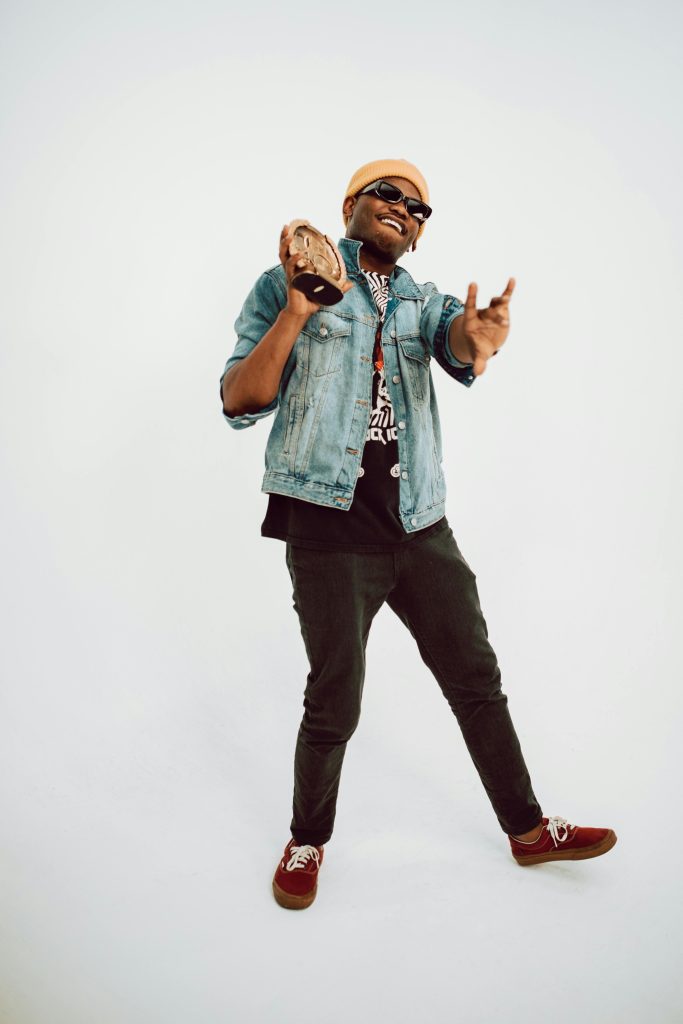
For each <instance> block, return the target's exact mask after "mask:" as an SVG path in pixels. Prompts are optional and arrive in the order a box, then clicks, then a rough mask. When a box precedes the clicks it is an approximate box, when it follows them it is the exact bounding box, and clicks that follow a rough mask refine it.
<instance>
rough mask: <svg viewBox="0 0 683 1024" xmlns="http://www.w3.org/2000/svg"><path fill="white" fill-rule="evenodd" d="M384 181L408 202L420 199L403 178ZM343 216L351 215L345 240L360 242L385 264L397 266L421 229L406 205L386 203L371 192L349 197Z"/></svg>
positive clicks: (413, 188) (413, 187)
mask: <svg viewBox="0 0 683 1024" xmlns="http://www.w3.org/2000/svg"><path fill="white" fill-rule="evenodd" d="M383 180H384V181H389V182H391V184H392V185H396V186H397V188H400V190H401V192H403V194H404V195H406V196H408V197H409V198H410V199H420V193H419V192H418V190H417V189H416V188H415V186H414V185H413V183H412V182H411V181H406V179H405V178H384V179H383ZM344 213H345V214H350V215H351V219H350V221H349V222H348V224H347V225H346V237H347V238H355V239H356V241H358V242H362V243H363V247H364V249H366V250H368V251H369V252H371V253H372V254H373V255H374V256H376V257H377V258H379V259H381V260H383V261H384V262H386V263H396V262H397V260H399V259H400V258H401V256H403V254H404V253H405V252H407V251H408V249H410V248H411V246H412V244H413V242H414V241H415V239H416V238H417V233H418V231H419V230H420V223H419V221H416V220H415V218H414V217H411V216H410V214H409V213H408V211H407V210H406V208H405V203H387V202H385V201H384V200H383V199H380V198H379V196H376V195H373V193H367V194H366V195H362V196H357V197H356V196H348V197H347V198H346V200H345V202H344ZM390 221H393V222H394V223H393V224H391V223H390Z"/></svg>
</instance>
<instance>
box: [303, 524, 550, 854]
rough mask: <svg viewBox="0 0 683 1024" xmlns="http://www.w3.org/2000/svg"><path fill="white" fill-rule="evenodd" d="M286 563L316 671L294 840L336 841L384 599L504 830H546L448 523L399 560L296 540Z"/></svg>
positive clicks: (309, 694)
mask: <svg viewBox="0 0 683 1024" xmlns="http://www.w3.org/2000/svg"><path fill="white" fill-rule="evenodd" d="M286 558H287V566H288V569H289V573H290V576H291V579H292V585H293V598H294V608H295V610H296V612H297V614H298V616H299V622H300V625H301V633H302V636H303V639H304V644H305V646H306V653H307V655H308V661H309V664H310V672H309V673H308V677H307V682H306V688H305V692H304V715H303V719H302V721H301V726H300V728H299V734H298V738H297V744H296V751H295V756H294V799H293V817H292V822H291V832H292V835H293V837H294V838H295V839H296V841H297V842H298V843H301V844H304V843H310V844H312V845H314V846H322V845H323V844H324V843H326V842H327V841H328V840H329V839H330V837H331V835H332V830H333V827H334V818H335V812H336V802H337V793H338V789H339V780H340V777H341V770H342V763H343V760H344V753H345V751H346V744H347V743H348V741H349V740H350V738H351V736H352V734H353V732H354V730H355V729H356V726H357V725H358V721H359V718H360V710H361V698H362V694H363V683H364V679H365V648H366V644H367V639H368V634H369V632H370V626H371V624H372V620H373V618H374V617H375V615H376V614H377V612H378V611H379V609H380V608H381V607H382V605H383V604H384V602H385V601H386V602H387V603H388V605H389V607H390V608H391V609H392V611H394V612H395V613H396V615H398V617H399V619H401V621H402V622H403V623H405V625H406V626H407V627H408V629H409V630H410V632H411V634H412V635H413V637H414V638H415V640H416V642H417V646H418V649H419V651H420V655H421V657H422V660H423V661H424V662H425V664H426V665H427V666H428V668H429V669H430V670H431V672H432V673H433V675H434V676H435V678H436V680H437V682H438V684H439V686H440V687H441V690H442V692H443V695H444V697H445V698H446V700H447V701H448V704H449V705H450V707H451V710H452V711H453V713H454V715H455V717H456V718H457V720H458V724H459V726H460V730H461V732H462V735H463V737H464V740H465V743H466V744H467V749H468V751H469V753H470V756H471V758H472V760H473V762H474V765H475V767H476V769H477V771H478V773H479V777H480V778H481V781H482V783H483V785H484V789H485V790H486V793H487V795H488V797H489V800H490V801H491V804H492V806H493V810H494V812H495V814H496V817H497V818H498V822H499V824H500V826H501V828H502V829H503V831H504V832H505V833H507V834H512V835H521V834H523V833H525V832H528V831H530V830H531V829H532V828H534V827H535V826H536V825H537V824H539V822H540V821H541V816H542V812H541V808H540V806H539V804H538V802H537V800H536V797H535V796H534V792H533V790H532V788H531V780H530V778H529V773H528V771H527V768H526V765H525V763H524V758H523V756H522V751H521V749H520V745H519V740H518V738H517V734H516V732H515V729H514V726H513V724H512V720H511V718H510V714H509V711H508V707H507V697H506V695H505V694H504V693H503V692H502V690H501V675H500V670H499V668H498V662H497V660H496V655H495V653H494V651H493V648H492V647H491V644H490V643H489V640H488V629H487V626H486V622H485V620H484V616H483V614H482V611H481V607H480V604H479V595H478V592H477V586H476V582H475V581H476V576H475V574H474V573H473V572H472V570H471V569H470V567H469V565H468V564H467V562H466V561H465V559H464V558H463V556H462V554H461V553H460V549H459V548H458V545H457V544H456V541H455V537H454V536H453V531H452V530H451V528H450V526H447V528H446V529H444V530H442V531H440V532H438V533H435V534H433V535H431V536H429V537H427V538H425V539H424V540H421V541H418V542H415V543H412V544H409V545H407V546H406V547H405V548H404V549H402V550H400V551H398V552H396V553H384V552H375V553H366V554H352V553H348V552H342V551H317V550H311V549H308V548H302V547H298V546H296V547H293V546H292V545H291V544H287V549H286Z"/></svg>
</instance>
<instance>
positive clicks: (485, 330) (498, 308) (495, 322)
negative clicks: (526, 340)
mask: <svg viewBox="0 0 683 1024" xmlns="http://www.w3.org/2000/svg"><path fill="white" fill-rule="evenodd" d="M514 290H515V279H514V277H511V278H510V280H509V281H508V283H507V288H506V289H505V291H504V292H503V294H502V295H496V296H494V298H492V299H491V301H490V303H489V304H488V306H487V307H486V309H477V286H476V284H474V283H472V284H470V285H469V287H468V289H467V299H466V301H465V312H464V313H463V315H462V316H459V317H458V318H457V320H455V321H454V322H453V327H455V326H456V324H457V334H456V336H455V338H453V339H451V338H450V337H449V343H450V347H451V351H452V352H453V354H454V355H455V357H456V359H460V360H461V362H468V363H473V364H474V366H473V373H474V375H475V376H477V377H478V376H479V375H480V374H482V373H483V372H484V370H485V369H486V364H487V362H488V360H489V359H490V358H491V356H495V354H496V353H497V352H498V349H499V348H500V347H501V345H503V344H504V343H505V339H506V338H507V336H508V333H509V331H510V308H509V307H510V299H511V298H512V293H513V291H514ZM449 335H450V332H449ZM456 349H457V350H456ZM461 353H462V354H461Z"/></svg>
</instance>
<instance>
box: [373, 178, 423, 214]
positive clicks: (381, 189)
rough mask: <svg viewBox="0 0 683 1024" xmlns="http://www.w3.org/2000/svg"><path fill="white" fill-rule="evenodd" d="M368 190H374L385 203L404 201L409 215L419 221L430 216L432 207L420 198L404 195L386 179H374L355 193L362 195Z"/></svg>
mask: <svg viewBox="0 0 683 1024" xmlns="http://www.w3.org/2000/svg"><path fill="white" fill-rule="evenodd" d="M368 192H374V194H375V195H376V196H379V198H380V199H383V200H384V201H385V203H405V204H406V210H407V211H408V213H409V214H410V216H411V217H414V218H415V220H417V221H420V222H421V223H422V222H423V221H425V220H427V217H431V214H432V208H431V206H427V204H426V203H423V202H422V200H421V199H411V198H410V197H409V196H404V195H403V193H402V192H401V190H400V188H396V186H395V185H392V184H391V183H390V182H388V181H375V182H373V183H372V185H368V186H367V187H366V188H363V189H361V190H360V192H358V193H357V194H358V195H359V196H364V195H366V194H367V193H368Z"/></svg>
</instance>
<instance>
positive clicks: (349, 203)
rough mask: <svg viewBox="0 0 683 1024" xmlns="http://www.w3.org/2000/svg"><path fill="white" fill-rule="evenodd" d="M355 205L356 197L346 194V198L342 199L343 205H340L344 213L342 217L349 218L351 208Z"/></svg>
mask: <svg viewBox="0 0 683 1024" xmlns="http://www.w3.org/2000/svg"><path fill="white" fill-rule="evenodd" d="M355 205H356V197H355V196H347V197H346V199H345V200H344V205H343V206H342V211H343V213H344V217H345V218H347V219H349V218H350V217H351V215H352V214H353V210H354V207H355Z"/></svg>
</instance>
